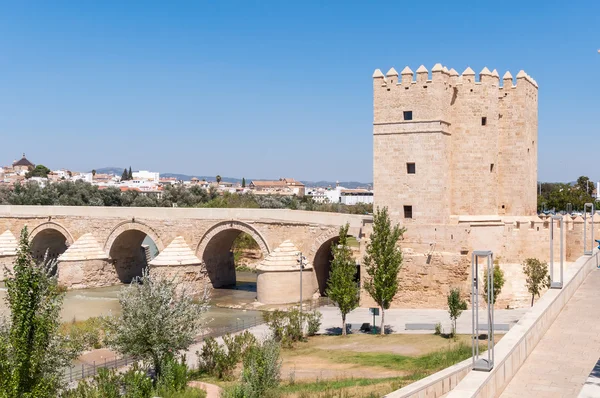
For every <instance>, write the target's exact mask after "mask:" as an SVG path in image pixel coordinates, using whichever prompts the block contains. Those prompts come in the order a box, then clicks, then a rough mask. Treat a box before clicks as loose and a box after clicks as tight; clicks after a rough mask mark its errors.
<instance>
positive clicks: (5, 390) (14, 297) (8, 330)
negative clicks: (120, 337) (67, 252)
mask: <svg viewBox="0 0 600 398" xmlns="http://www.w3.org/2000/svg"><path fill="white" fill-rule="evenodd" d="M54 265H55V264H54V263H53V262H48V261H46V260H44V261H43V262H41V263H39V264H37V263H36V262H35V261H34V260H33V258H32V256H31V250H30V246H29V234H28V232H27V227H25V228H23V230H22V231H21V237H20V240H19V248H18V251H17V257H16V259H15V262H14V267H13V271H10V270H8V269H6V272H7V276H8V277H7V280H6V287H7V290H8V292H7V293H8V294H7V297H6V304H7V305H8V308H9V310H10V318H9V319H8V320H6V319H0V397H2V398H17V397H26V398H46V397H48V398H50V397H56V396H58V395H59V392H60V390H61V389H62V387H63V383H62V376H63V371H64V369H65V368H68V367H69V366H70V364H71V361H72V360H73V359H74V358H76V357H77V356H78V354H79V353H78V349H77V348H78V344H77V343H76V342H73V341H70V340H69V339H68V338H65V337H63V336H62V335H61V334H60V333H59V327H60V309H61V307H62V301H63V293H61V290H60V289H59V287H58V284H57V280H56V277H52V276H51V275H50V274H51V270H52V269H53V268H54Z"/></svg>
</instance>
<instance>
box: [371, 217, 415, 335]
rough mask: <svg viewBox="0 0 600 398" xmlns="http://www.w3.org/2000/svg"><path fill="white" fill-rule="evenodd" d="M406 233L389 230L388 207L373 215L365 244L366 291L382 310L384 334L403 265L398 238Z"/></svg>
mask: <svg viewBox="0 0 600 398" xmlns="http://www.w3.org/2000/svg"><path fill="white" fill-rule="evenodd" d="M405 231H406V229H405V228H400V226H399V225H398V224H396V225H394V226H393V227H392V223H391V221H390V217H389V215H388V211H387V207H384V208H383V210H379V208H377V211H376V212H375V214H374V215H373V233H371V237H370V241H369V243H368V244H367V252H366V254H365V257H364V260H363V263H364V265H365V270H366V271H367V274H368V275H369V276H368V278H367V280H366V281H365V284H364V286H365V290H366V291H367V293H369V295H370V296H371V297H372V298H373V300H375V302H376V303H377V304H378V305H379V306H380V307H381V330H380V334H382V335H383V334H385V330H384V325H385V310H387V309H388V308H390V305H391V303H392V300H393V299H394V297H395V296H396V294H397V293H398V272H399V271H400V267H401V266H402V252H401V251H400V248H399V247H398V239H400V237H401V236H402V235H403V234H404V232H405Z"/></svg>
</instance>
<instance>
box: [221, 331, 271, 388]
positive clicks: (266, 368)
mask: <svg viewBox="0 0 600 398" xmlns="http://www.w3.org/2000/svg"><path fill="white" fill-rule="evenodd" d="M279 354H280V346H279V343H278V342H277V341H275V340H274V339H272V338H271V339H267V340H265V341H263V342H262V343H261V344H258V345H256V346H254V347H252V348H251V349H250V350H249V351H248V353H247V355H246V356H245V357H244V367H243V370H242V377H241V383H240V384H239V385H236V386H234V387H232V388H231V389H229V390H227V391H226V392H225V397H226V398H265V397H269V396H274V394H273V389H274V388H276V387H277V386H278V385H279V383H280V377H281V359H280V357H279Z"/></svg>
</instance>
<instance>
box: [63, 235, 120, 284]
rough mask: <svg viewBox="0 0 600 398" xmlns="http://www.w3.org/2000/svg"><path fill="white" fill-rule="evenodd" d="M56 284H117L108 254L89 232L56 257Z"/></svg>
mask: <svg viewBox="0 0 600 398" xmlns="http://www.w3.org/2000/svg"><path fill="white" fill-rule="evenodd" d="M57 274H58V284H59V285H61V286H64V287H66V288H67V289H85V288H91V287H104V286H111V285H116V284H118V283H119V282H120V281H119V278H118V276H117V273H116V271H115V267H114V265H113V264H112V262H111V261H110V260H109V258H108V255H107V254H106V252H104V250H102V247H101V246H100V245H99V244H98V242H97V241H96V239H95V238H94V237H93V235H92V234H91V233H87V234H83V235H82V236H81V237H80V238H79V239H77V240H76V241H75V243H73V244H72V245H71V246H70V247H69V248H68V249H67V250H66V251H65V252H64V253H63V254H61V255H60V256H59V257H58V269H57Z"/></svg>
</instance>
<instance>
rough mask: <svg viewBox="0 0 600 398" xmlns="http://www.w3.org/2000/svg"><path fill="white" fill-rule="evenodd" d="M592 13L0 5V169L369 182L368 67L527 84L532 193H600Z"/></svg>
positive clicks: (255, 4)
mask: <svg viewBox="0 0 600 398" xmlns="http://www.w3.org/2000/svg"><path fill="white" fill-rule="evenodd" d="M598 48H600V1H568V2H567V1H552V0H544V1H527V0H521V1H501V2H486V1H481V0H478V1H473V2H468V1H447V0H444V1H437V0H430V1H410V2H408V1H389V0H388V1H385V2H375V1H355V2H351V1H327V2H326V1H318V2H317V1H306V0H302V1H296V2H292V1H285V0H281V1H265V0H263V1H239V2H232V1H225V0H219V1H211V2H208V1H200V0H196V1H189V2H184V1H156V2H153V1H122V0H119V1H108V0H103V1H95V2H94V1H84V0H80V1H75V0H73V1H69V2H67V1H59V0H54V1H45V0H44V1H12V2H0V73H1V74H0V164H9V163H10V162H12V161H13V160H15V159H17V158H18V157H19V156H20V154H21V152H26V154H27V157H28V158H29V159H30V160H31V161H33V162H35V163H41V164H45V165H47V166H49V167H51V168H63V167H64V168H70V169H73V170H86V171H89V170H91V169H93V168H100V167H105V166H118V167H129V166H130V165H131V166H132V167H133V169H134V170H135V169H150V170H156V171H161V172H180V173H187V174H197V175H216V174H221V175H222V176H230V177H239V178H241V177H246V178H278V177H282V176H287V177H294V178H297V179H303V180H321V179H327V180H358V181H363V182H369V181H372V117H373V114H372V113H373V111H372V79H371V74H372V73H373V70H374V69H376V68H381V69H382V70H383V71H384V72H385V71H387V70H388V69H389V68H390V67H391V66H394V67H395V68H396V69H397V70H398V71H400V70H401V69H402V68H403V67H404V66H405V65H409V66H410V67H411V68H412V69H413V70H416V69H417V68H418V67H419V65H420V64H424V65H425V66H426V67H427V68H428V69H431V67H432V66H433V65H434V64H435V63H437V62H441V63H443V64H444V65H447V66H448V68H455V69H456V70H457V71H459V73H460V72H462V71H463V70H464V69H465V68H466V67H467V66H471V67H472V68H473V69H474V70H475V71H476V72H479V71H480V70H481V69H482V68H483V67H484V66H487V67H488V68H490V70H491V69H494V68H496V69H498V71H499V73H500V75H502V74H504V72H505V71H506V70H510V71H511V72H512V74H513V76H514V75H516V74H517V72H518V71H519V69H524V70H525V71H526V72H527V73H528V74H530V75H531V76H532V77H534V78H535V79H536V80H537V82H538V84H539V85H540V91H539V106H540V108H539V178H540V179H541V180H544V181H549V180H551V181H571V180H575V179H576V178H577V176H579V175H582V174H586V175H589V176H590V177H592V178H593V179H596V180H597V179H599V178H600V172H599V171H598V169H599V168H600V159H599V158H600V157H599V156H598V154H599V153H600V134H599V130H600V125H599V123H598V120H599V118H598V116H599V115H600V54H598V53H597V50H598Z"/></svg>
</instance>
